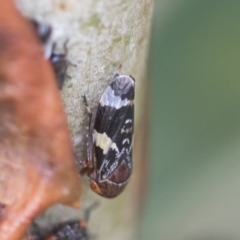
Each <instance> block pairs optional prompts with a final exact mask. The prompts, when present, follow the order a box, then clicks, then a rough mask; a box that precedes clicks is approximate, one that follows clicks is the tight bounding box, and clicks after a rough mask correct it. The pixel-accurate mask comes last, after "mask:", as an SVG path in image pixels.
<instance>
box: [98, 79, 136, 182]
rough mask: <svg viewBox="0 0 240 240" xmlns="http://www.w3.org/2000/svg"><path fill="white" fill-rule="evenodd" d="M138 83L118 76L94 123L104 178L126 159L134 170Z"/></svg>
mask: <svg viewBox="0 0 240 240" xmlns="http://www.w3.org/2000/svg"><path fill="white" fill-rule="evenodd" d="M134 86H135V83H134V80H133V79H132V78H131V77H128V76H118V75H117V76H115V78H114V81H113V82H112V83H111V84H110V86H108V87H107V89H106V90H105V92H104V93H103V95H102V97H101V99H100V103H99V106H98V110H97V114H96V119H95V125H94V131H95V133H94V139H95V154H96V159H97V169H98V172H99V174H100V176H99V178H100V180H101V179H105V178H107V177H108V176H110V175H111V174H112V173H113V172H114V170H115V169H116V168H117V167H118V166H119V165H120V164H121V163H122V161H125V162H126V163H127V166H128V167H129V169H130V171H131V169H132V160H131V154H132V134H133V123H134V104H133V100H134Z"/></svg>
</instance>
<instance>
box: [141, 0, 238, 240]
mask: <svg viewBox="0 0 240 240" xmlns="http://www.w3.org/2000/svg"><path fill="white" fill-rule="evenodd" d="M154 11H155V12H154V19H153V27H152V39H151V54H150V56H151V57H150V66H151V67H150V68H151V71H150V73H151V94H150V95H151V96H150V97H151V124H150V127H151V141H150V153H151V156H150V161H151V162H150V163H149V164H150V169H149V177H150V178H149V182H148V193H147V203H146V209H145V212H144V215H143V222H142V225H141V234H140V239H141V240H148V239H149V240H155V239H156V240H158V239H159V240H175V239H176V240H179V239H180V240H233V239H234V240H235V239H236V240H237V239H240V0H239V1H237V0H185V1H183V0H155V9H154Z"/></svg>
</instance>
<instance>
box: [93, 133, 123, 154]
mask: <svg viewBox="0 0 240 240" xmlns="http://www.w3.org/2000/svg"><path fill="white" fill-rule="evenodd" d="M93 140H94V142H95V144H96V146H97V147H100V148H101V149H102V150H103V154H107V153H108V151H109V149H110V148H112V149H114V150H115V151H116V152H119V149H118V147H117V145H116V143H114V142H112V140H111V138H110V137H108V136H107V134H106V133H105V132H104V133H98V132H97V131H96V130H94V131H93Z"/></svg>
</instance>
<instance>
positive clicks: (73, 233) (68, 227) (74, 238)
mask: <svg viewBox="0 0 240 240" xmlns="http://www.w3.org/2000/svg"><path fill="white" fill-rule="evenodd" d="M86 226H87V224H86V222H85V221H83V220H79V221H78V220H77V221H70V222H66V223H62V224H60V225H59V226H57V227H56V228H55V229H54V230H52V232H51V234H50V235H49V236H47V237H46V238H45V240H70V239H71V240H88V239H89V236H88V233H87V228H86Z"/></svg>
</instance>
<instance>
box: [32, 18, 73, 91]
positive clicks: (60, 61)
mask: <svg viewBox="0 0 240 240" xmlns="http://www.w3.org/2000/svg"><path fill="white" fill-rule="evenodd" d="M29 21H30V23H31V25H32V26H33V29H34V30H35V32H36V34H37V36H38V37H39V39H40V41H41V42H42V44H46V43H47V42H48V41H49V39H50V36H51V34H52V27H51V26H50V25H49V24H45V23H40V22H38V21H37V20H35V19H29ZM67 42H68V41H65V42H64V45H63V50H64V51H63V53H55V52H54V51H55V48H56V43H53V44H52V45H51V46H50V47H51V48H50V50H49V48H47V50H46V52H45V56H46V58H47V59H49V61H50V62H51V64H52V67H53V71H54V73H55V77H56V79H57V84H58V88H59V89H60V90H62V87H63V84H64V80H65V78H66V77H69V78H70V76H68V75H67V69H68V67H69V66H70V65H71V66H75V65H74V64H73V63H71V62H70V61H69V60H68V59H67V54H68V50H67ZM49 52H50V53H49Z"/></svg>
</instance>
